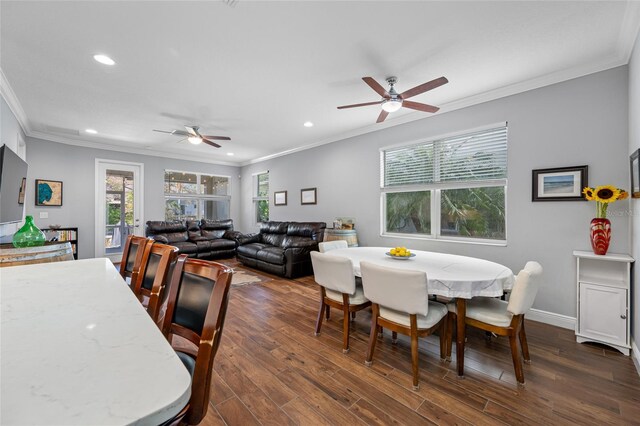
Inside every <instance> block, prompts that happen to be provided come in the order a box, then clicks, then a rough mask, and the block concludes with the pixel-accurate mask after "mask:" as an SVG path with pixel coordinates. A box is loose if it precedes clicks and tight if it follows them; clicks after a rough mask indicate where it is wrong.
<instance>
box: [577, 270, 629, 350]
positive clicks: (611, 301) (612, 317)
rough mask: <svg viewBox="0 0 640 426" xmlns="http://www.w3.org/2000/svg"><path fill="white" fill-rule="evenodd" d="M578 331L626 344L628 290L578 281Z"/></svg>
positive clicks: (599, 338) (604, 340) (607, 340)
mask: <svg viewBox="0 0 640 426" xmlns="http://www.w3.org/2000/svg"><path fill="white" fill-rule="evenodd" d="M579 332H580V334H581V335H583V336H585V337H590V338H593V339H596V340H601V341H603V342H608V343H615V344H619V345H626V344H627V290H626V289H624V288H616V287H606V286H600V285H594V284H586V283H580V331H579Z"/></svg>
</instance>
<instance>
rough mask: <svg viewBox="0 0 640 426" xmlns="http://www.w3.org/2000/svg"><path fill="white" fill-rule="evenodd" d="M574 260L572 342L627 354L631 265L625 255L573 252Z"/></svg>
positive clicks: (631, 261)
mask: <svg viewBox="0 0 640 426" xmlns="http://www.w3.org/2000/svg"><path fill="white" fill-rule="evenodd" d="M573 255H574V256H575V257H576V260H577V286H578V307H577V313H578V316H577V323H576V340H577V341H578V342H580V343H582V342H598V343H603V344H605V345H608V346H611V347H613V348H615V349H617V350H619V351H620V352H622V353H623V354H625V355H629V349H630V347H631V345H630V321H629V313H630V296H631V264H632V263H633V261H634V260H633V258H632V257H631V256H628V255H626V254H613V253H611V254H606V255H604V256H600V255H596V254H593V253H592V252H587V251H574V252H573Z"/></svg>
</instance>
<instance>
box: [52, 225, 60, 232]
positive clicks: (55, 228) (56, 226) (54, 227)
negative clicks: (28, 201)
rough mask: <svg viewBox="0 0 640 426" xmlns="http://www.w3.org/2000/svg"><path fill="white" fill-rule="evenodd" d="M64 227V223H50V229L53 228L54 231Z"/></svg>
mask: <svg viewBox="0 0 640 426" xmlns="http://www.w3.org/2000/svg"><path fill="white" fill-rule="evenodd" d="M60 228H62V225H49V229H53V230H54V231H55V230H57V229H60Z"/></svg>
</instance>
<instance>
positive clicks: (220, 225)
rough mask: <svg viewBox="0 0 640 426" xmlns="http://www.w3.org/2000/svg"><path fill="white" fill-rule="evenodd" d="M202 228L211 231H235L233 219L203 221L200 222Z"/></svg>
mask: <svg viewBox="0 0 640 426" xmlns="http://www.w3.org/2000/svg"><path fill="white" fill-rule="evenodd" d="M200 228H201V229H206V230H208V231H210V230H220V229H222V230H223V231H232V230H233V219H225V220H211V219H202V220H201V221H200Z"/></svg>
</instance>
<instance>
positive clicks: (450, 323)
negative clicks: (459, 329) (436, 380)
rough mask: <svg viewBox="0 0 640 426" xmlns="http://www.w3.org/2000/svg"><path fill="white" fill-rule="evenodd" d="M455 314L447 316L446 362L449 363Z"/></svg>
mask: <svg viewBox="0 0 640 426" xmlns="http://www.w3.org/2000/svg"><path fill="white" fill-rule="evenodd" d="M456 322H457V321H456V314H454V313H453V312H449V313H448V314H447V357H446V359H447V361H451V347H452V346H453V331H454V330H455V328H456Z"/></svg>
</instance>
